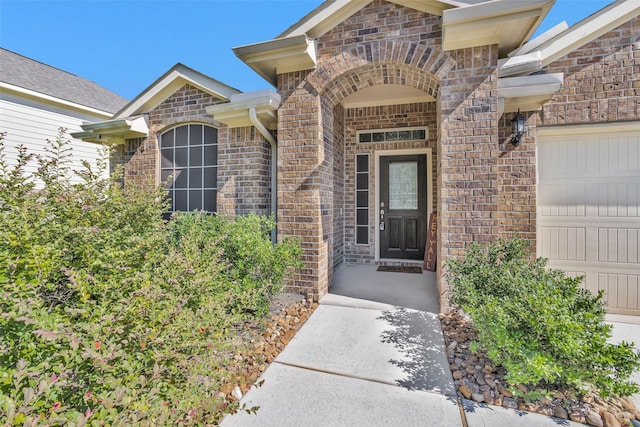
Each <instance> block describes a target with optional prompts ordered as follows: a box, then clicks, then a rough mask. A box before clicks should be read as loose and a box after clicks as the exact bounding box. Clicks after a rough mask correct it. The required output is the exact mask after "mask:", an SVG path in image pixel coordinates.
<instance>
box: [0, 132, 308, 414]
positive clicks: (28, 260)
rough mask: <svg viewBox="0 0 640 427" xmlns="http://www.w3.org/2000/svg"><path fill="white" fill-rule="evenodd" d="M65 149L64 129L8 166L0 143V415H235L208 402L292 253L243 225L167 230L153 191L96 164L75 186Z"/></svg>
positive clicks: (212, 221) (181, 225)
mask: <svg viewBox="0 0 640 427" xmlns="http://www.w3.org/2000/svg"><path fill="white" fill-rule="evenodd" d="M68 144H69V143H68V141H67V140H66V139H65V138H64V134H63V133H62V132H61V134H60V137H59V138H58V139H57V140H56V141H54V142H52V143H51V145H50V149H49V152H48V154H47V155H46V156H44V157H39V158H34V157H32V156H30V155H29V154H27V153H26V151H25V150H24V149H21V150H20V152H19V159H18V165H17V166H15V167H9V166H8V164H7V163H6V162H5V159H4V155H3V150H4V146H3V143H2V141H1V138H0V419H1V420H3V421H2V422H3V423H5V422H6V423H8V424H9V425H23V424H24V425H32V424H33V423H35V422H37V423H38V424H54V425H55V424H57V423H59V424H63V423H65V422H73V423H75V425H76V426H80V425H84V424H85V423H89V424H91V425H118V424H121V423H124V424H128V425H145V424H146V425H177V424H185V425H186V424H205V423H209V424H211V423H215V422H217V421H218V420H219V419H220V418H221V417H222V416H223V415H224V414H225V413H227V412H230V411H233V410H236V409H237V407H233V406H229V407H226V403H223V402H222V401H220V400H217V399H216V396H215V392H216V390H217V389H218V388H219V386H220V384H221V383H222V382H224V380H225V377H226V376H227V375H229V373H228V372H226V370H225V364H226V363H227V362H228V358H229V357H231V356H233V354H234V352H235V351H236V350H237V349H238V346H243V345H244V343H243V341H242V340H241V339H240V338H239V337H241V336H242V335H243V333H242V332H243V331H244V329H243V327H244V325H245V324H246V323H247V322H253V321H254V320H256V319H259V316H260V315H261V314H264V313H265V312H266V310H267V307H268V301H267V300H266V299H265V298H266V297H269V296H271V295H273V294H274V293H275V292H277V290H278V289H279V286H280V284H281V282H282V280H284V277H285V276H286V273H287V272H288V271H289V269H290V268H291V267H295V266H297V265H298V264H299V260H298V258H299V254H300V248H299V246H298V245H297V244H296V243H295V242H291V241H286V242H283V243H280V244H278V245H272V244H271V242H270V240H269V236H268V235H267V234H266V232H267V228H268V227H271V226H273V223H272V222H270V221H269V220H267V219H264V218H259V217H254V216H251V217H249V218H240V219H239V221H238V223H232V222H230V221H227V220H225V219H224V218H216V217H215V216H213V215H204V214H184V215H178V216H177V217H176V219H175V221H170V222H169V223H167V222H165V221H164V220H163V219H162V216H163V213H164V212H165V211H166V209H167V203H166V201H165V196H164V192H163V191H162V190H161V189H157V190H155V191H148V190H147V191H143V190H139V189H137V188H134V187H129V186H125V187H124V188H123V187H122V186H121V185H119V184H118V183H117V176H115V177H114V178H113V179H112V180H111V181H109V180H103V179H101V178H100V176H101V174H102V172H103V171H104V168H105V167H106V164H105V163H104V162H102V164H101V165H99V167H98V168H97V170H91V169H90V168H88V165H86V167H85V169H84V170H83V171H80V172H78V173H76V174H75V176H77V177H80V178H81V180H80V182H76V181H78V180H77V179H75V180H72V179H71V178H72V177H73V176H74V172H73V171H71V170H69V168H68V166H67V163H66V159H67V156H68V147H69V145H68ZM30 161H37V162H38V166H39V168H38V171H37V172H36V173H35V174H34V175H33V176H27V175H26V174H25V173H24V169H25V165H26V164H27V163H28V162H30ZM227 240H235V241H236V242H237V243H235V244H236V245H238V246H242V245H243V242H244V244H246V245H248V247H246V248H237V249H233V248H234V246H233V244H231V243H229V242H227ZM227 246H228V247H229V248H227ZM251 265H253V266H257V267H253V268H252V267H251ZM269 265H271V267H272V270H270V271H267V270H269V269H268V267H269Z"/></svg>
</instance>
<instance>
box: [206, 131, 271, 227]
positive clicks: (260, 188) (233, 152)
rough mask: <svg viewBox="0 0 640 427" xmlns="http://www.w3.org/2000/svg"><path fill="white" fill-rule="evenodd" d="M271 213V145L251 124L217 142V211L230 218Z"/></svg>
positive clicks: (229, 133)
mask: <svg viewBox="0 0 640 427" xmlns="http://www.w3.org/2000/svg"><path fill="white" fill-rule="evenodd" d="M250 212H255V213H258V214H260V215H269V214H270V212H271V145H270V144H269V142H268V141H266V140H265V139H264V137H263V136H262V135H261V134H260V132H257V131H256V129H255V128H254V127H244V128H236V129H228V130H227V138H225V139H223V140H219V141H218V213H219V214H222V215H227V216H229V217H230V218H233V217H235V216H236V215H247V214H248V213H250Z"/></svg>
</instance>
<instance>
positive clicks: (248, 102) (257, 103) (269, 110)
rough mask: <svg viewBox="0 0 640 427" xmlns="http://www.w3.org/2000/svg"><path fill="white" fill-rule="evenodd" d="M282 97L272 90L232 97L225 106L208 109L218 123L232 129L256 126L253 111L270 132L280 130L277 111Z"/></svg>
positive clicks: (212, 106) (214, 106)
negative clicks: (252, 115) (251, 112)
mask: <svg viewBox="0 0 640 427" xmlns="http://www.w3.org/2000/svg"><path fill="white" fill-rule="evenodd" d="M280 102H281V97H280V95H279V94H278V93H276V92H274V91H273V90H271V89H266V90H261V91H257V92H249V93H242V94H238V95H233V96H231V100H230V102H228V103H225V104H216V105H211V106H209V107H207V108H206V111H207V114H211V115H212V116H213V118H214V119H215V120H216V121H219V122H221V123H224V124H225V125H227V126H228V127H230V128H238V127H247V126H254V123H253V122H252V120H251V116H250V110H251V109H253V110H254V111H255V113H256V116H257V118H258V120H260V122H261V123H262V124H263V125H264V126H265V127H266V128H267V129H270V130H275V129H277V128H278V115H277V111H278V108H279V107H280Z"/></svg>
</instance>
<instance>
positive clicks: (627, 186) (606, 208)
mask: <svg viewBox="0 0 640 427" xmlns="http://www.w3.org/2000/svg"><path fill="white" fill-rule="evenodd" d="M629 180H630V181H632V180H633V178H629ZM639 194H640V182H609V183H600V184H598V197H597V199H596V200H597V202H598V216H601V217H638V216H639V214H640V200H639Z"/></svg>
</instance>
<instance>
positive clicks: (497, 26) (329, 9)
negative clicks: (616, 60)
mask: <svg viewBox="0 0 640 427" xmlns="http://www.w3.org/2000/svg"><path fill="white" fill-rule="evenodd" d="M371 1H372V0H327V1H325V2H324V3H322V4H321V5H320V6H318V7H317V8H316V9H315V10H313V11H312V12H311V13H309V14H308V15H306V16H305V17H303V18H302V19H301V20H300V21H298V22H297V23H295V24H294V25H292V26H291V27H289V28H288V29H287V30H286V31H285V32H283V33H282V34H280V35H279V36H278V37H276V38H275V39H272V40H267V41H263V42H259V43H254V44H250V45H246V46H239V47H235V48H234V49H233V51H234V53H235V54H236V56H237V57H238V58H240V59H241V60H242V61H243V62H244V63H245V64H247V65H248V66H249V67H251V68H252V69H253V70H254V71H255V72H257V73H258V74H260V75H261V76H262V77H264V78H265V80H267V81H268V82H269V83H271V84H273V85H275V83H276V76H277V75H278V74H281V73H287V72H292V71H301V70H308V69H313V68H315V66H316V64H317V53H316V47H315V40H317V39H318V38H319V37H322V36H323V35H324V34H326V33H327V32H329V31H331V30H332V29H333V28H335V27H336V26H338V25H340V24H341V23H342V22H344V21H345V20H347V19H348V18H349V17H350V16H352V15H353V14H355V13H356V12H358V11H359V10H361V9H362V8H364V7H365V6H367V5H368V4H369V3H371ZM388 1H389V2H391V3H396V4H398V5H401V6H404V7H407V8H410V9H414V10H418V11H420V12H424V13H429V14H432V15H438V16H442V17H443V47H444V49H445V50H453V49H463V48H469V47H474V46H483V45H486V44H498V45H499V49H500V52H501V53H504V54H506V53H508V52H509V51H511V50H513V49H515V48H517V47H519V46H520V45H521V44H522V43H523V42H524V41H525V40H526V39H527V38H528V37H530V36H531V35H532V34H533V33H534V32H535V30H536V29H537V28H538V26H539V25H540V23H541V22H542V20H543V19H544V17H545V16H546V14H547V13H548V11H549V9H550V8H551V6H552V5H553V4H554V2H555V1H556V0H527V1H524V0H388Z"/></svg>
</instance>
